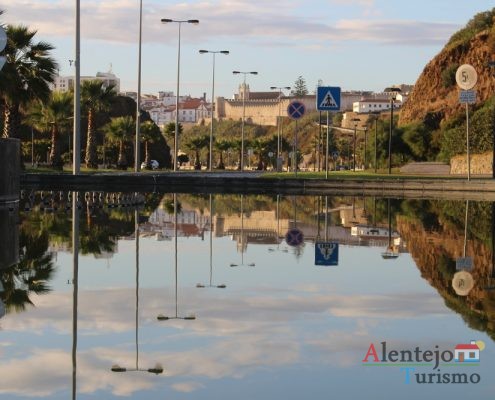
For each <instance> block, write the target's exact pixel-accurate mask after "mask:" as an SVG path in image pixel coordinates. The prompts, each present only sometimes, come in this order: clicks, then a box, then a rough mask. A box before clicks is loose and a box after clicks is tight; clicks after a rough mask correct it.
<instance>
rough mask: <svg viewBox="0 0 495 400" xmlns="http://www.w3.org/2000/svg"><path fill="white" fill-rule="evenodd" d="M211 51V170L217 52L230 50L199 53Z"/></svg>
mask: <svg viewBox="0 0 495 400" xmlns="http://www.w3.org/2000/svg"><path fill="white" fill-rule="evenodd" d="M205 53H211V54H212V55H213V72H212V84H211V127H210V159H209V163H210V168H209V170H210V172H211V171H212V168H213V121H214V120H215V54H224V55H228V54H229V53H230V52H229V51H228V50H200V51H199V54H205Z"/></svg>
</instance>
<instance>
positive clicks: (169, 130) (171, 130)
mask: <svg viewBox="0 0 495 400" xmlns="http://www.w3.org/2000/svg"><path fill="white" fill-rule="evenodd" d="M182 131H183V128H182V124H181V123H180V122H179V128H178V132H177V135H178V137H179V138H180V136H181V135H182ZM163 133H164V135H165V138H166V139H167V140H171V141H173V143H174V145H173V146H170V148H171V149H175V122H169V123H168V124H167V125H166V126H165V129H164V130H163ZM167 144H168V141H167ZM173 151H174V157H175V150H173ZM174 162H177V161H176V160H174Z"/></svg>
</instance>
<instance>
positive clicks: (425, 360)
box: [362, 340, 485, 384]
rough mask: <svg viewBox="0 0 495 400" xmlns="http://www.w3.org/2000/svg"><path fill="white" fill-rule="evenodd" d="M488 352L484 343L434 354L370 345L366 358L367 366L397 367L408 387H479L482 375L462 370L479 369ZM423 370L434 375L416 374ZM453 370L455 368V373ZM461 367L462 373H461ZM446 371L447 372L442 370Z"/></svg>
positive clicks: (381, 344)
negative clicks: (427, 368) (443, 385)
mask: <svg viewBox="0 0 495 400" xmlns="http://www.w3.org/2000/svg"><path fill="white" fill-rule="evenodd" d="M484 348H485V343H483V342H482V341H481V340H471V341H470V342H469V343H461V344H458V345H457V346H455V347H454V349H453V350H441V349H440V348H439V346H438V345H436V346H435V347H434V349H433V350H431V349H427V350H423V349H421V348H420V347H419V346H418V347H416V348H414V349H413V350H395V349H393V350H389V349H388V348H387V342H380V345H377V346H375V344H374V343H371V344H370V345H369V347H368V351H367V352H366V354H365V356H364V358H363V360H362V361H363V365H364V366H369V367H371V366H373V367H374V366H377V367H378V366H380V367H398V368H399V369H400V372H401V374H402V376H403V378H404V383H405V384H410V383H411V382H412V383H417V384H451V383H456V384H457V383H460V384H469V383H473V384H477V383H479V382H480V381H481V376H480V374H478V373H476V372H473V373H472V370H471V371H469V372H466V371H465V370H463V369H462V368H463V367H465V368H470V367H478V366H479V364H480V352H481V351H482V350H483V349H484ZM423 367H431V368H432V369H433V372H429V373H424V372H421V373H420V372H417V370H418V371H419V370H420V369H421V368H423ZM450 367H457V368H455V372H454V371H453V369H452V368H450ZM459 367H460V369H458V368H459ZM442 368H447V369H448V371H445V370H442Z"/></svg>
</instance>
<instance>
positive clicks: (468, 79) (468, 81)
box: [455, 64, 478, 181]
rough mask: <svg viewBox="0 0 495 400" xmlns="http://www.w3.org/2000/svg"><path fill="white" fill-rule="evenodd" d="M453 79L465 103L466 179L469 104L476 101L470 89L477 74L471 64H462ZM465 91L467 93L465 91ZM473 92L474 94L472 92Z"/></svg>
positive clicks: (476, 78) (469, 170)
mask: <svg viewBox="0 0 495 400" xmlns="http://www.w3.org/2000/svg"><path fill="white" fill-rule="evenodd" d="M455 80H456V82H457V86H459V87H460V88H461V89H462V90H463V92H464V93H463V92H461V94H460V96H459V101H460V103H465V104H466V157H467V179H468V181H469V180H471V159H470V156H469V104H472V103H474V102H476V92H474V91H471V90H470V89H472V88H473V87H474V86H475V85H476V82H477V81H478V74H477V73H476V70H475V69H474V67H473V66H472V65H469V64H463V65H461V66H460V67H459V68H457V71H456V73H455ZM466 92H467V93H466ZM473 93H474V94H473Z"/></svg>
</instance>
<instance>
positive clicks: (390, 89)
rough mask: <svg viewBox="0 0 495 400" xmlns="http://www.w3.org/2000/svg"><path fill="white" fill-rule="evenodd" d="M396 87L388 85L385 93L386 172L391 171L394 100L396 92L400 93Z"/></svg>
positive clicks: (389, 172)
mask: <svg viewBox="0 0 495 400" xmlns="http://www.w3.org/2000/svg"><path fill="white" fill-rule="evenodd" d="M400 91H401V90H400V89H399V88H397V87H388V88H386V89H385V93H388V94H389V98H390V130H389V133H388V174H389V175H390V174H391V173H392V130H393V129H394V128H393V126H394V101H395V100H396V99H397V94H398V93H400Z"/></svg>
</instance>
